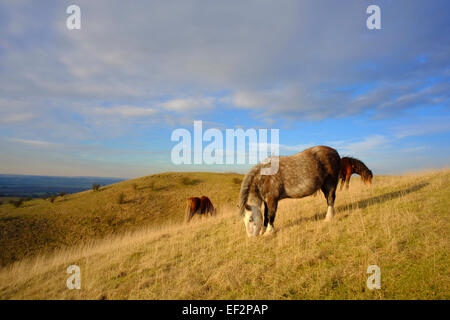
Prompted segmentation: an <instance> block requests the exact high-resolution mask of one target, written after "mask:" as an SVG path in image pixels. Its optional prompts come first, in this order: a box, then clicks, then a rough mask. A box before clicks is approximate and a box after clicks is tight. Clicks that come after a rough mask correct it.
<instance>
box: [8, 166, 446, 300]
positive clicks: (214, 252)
mask: <svg viewBox="0 0 450 320" xmlns="http://www.w3.org/2000/svg"><path fill="white" fill-rule="evenodd" d="M449 178H450V170H442V171H435V172H426V173H419V174H409V175H405V176H402V177H394V176H386V177H375V179H374V184H373V186H372V187H367V186H364V185H362V184H361V182H360V181H359V179H355V178H353V179H352V182H351V185H350V190H349V191H342V192H338V194H337V200H336V208H337V212H336V216H335V220H334V221H333V222H331V223H325V222H324V221H322V218H323V216H324V214H325V209H326V204H325V201H324V199H323V196H322V195H318V196H316V197H308V198H304V199H299V200H283V201H282V202H280V206H279V211H278V214H277V218H276V221H275V225H276V228H277V230H278V231H277V233H276V234H275V235H274V236H270V237H260V238H257V239H248V238H247V237H246V234H245V231H244V226H243V223H242V221H240V219H239V218H238V217H237V216H236V210H235V209H234V208H233V207H232V206H231V204H230V201H228V202H227V201H220V202H219V203H220V205H219V210H218V211H219V214H218V215H217V216H216V217H213V218H209V219H207V218H205V219H197V220H195V221H193V223H191V224H188V225H185V224H181V223H180V224H178V223H176V224H171V225H170V224H166V225H163V226H158V227H157V226H156V225H153V226H150V227H147V228H146V229H143V230H139V231H135V232H129V233H124V234H121V235H120V236H110V237H107V238H106V239H103V240H92V241H91V242H90V243H83V244H82V245H79V246H75V247H71V248H66V249H63V250H60V251H58V252H54V253H53V254H47V255H40V256H37V257H30V258H26V259H23V260H21V261H20V262H17V263H15V264H13V265H9V266H8V267H5V268H3V269H1V270H0V298H2V299H449V298H450V294H449V292H450V270H449V261H450V260H449V252H450V251H449V249H450V248H449V247H450V246H449V244H450V243H449V234H448V233H449V230H450V228H449V227H450V225H449V209H448V208H449V205H450V203H449V202H450V201H449V197H450V179H449ZM192 179H200V178H198V177H193V178H192ZM203 179H205V177H203ZM227 179H228V181H230V180H231V179H230V178H229V177H227ZM200 180H202V179H200ZM229 184H230V186H232V184H233V183H229ZM138 186H139V184H138ZM195 187H198V185H196V186H192V188H195ZM116 191H117V190H116ZM233 192H234V191H233ZM100 193H101V192H100ZM233 200H235V199H233ZM234 202H236V201H234ZM234 202H232V204H234ZM227 204H228V205H229V206H227ZM181 211H182V210H181ZM180 215H181V216H182V213H180ZM71 264H76V265H79V266H80V268H81V275H82V283H81V285H82V289H81V290H68V289H67V288H66V285H65V283H66V279H67V278H68V276H69V275H68V274H67V273H66V268H67V267H68V266H69V265H71ZM371 264H376V265H378V266H380V268H381V286H382V287H381V289H380V290H374V291H369V290H368V289H367V288H366V280H367V277H368V275H367V274H366V269H367V267H368V266H369V265H371Z"/></svg>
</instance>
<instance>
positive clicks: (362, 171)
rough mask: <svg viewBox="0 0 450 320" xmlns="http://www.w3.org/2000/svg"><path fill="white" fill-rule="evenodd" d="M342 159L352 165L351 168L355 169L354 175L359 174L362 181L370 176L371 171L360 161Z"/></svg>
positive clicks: (349, 158)
mask: <svg viewBox="0 0 450 320" xmlns="http://www.w3.org/2000/svg"><path fill="white" fill-rule="evenodd" d="M344 159H347V160H348V161H349V162H350V163H351V164H352V166H353V167H354V168H355V171H356V173H357V174H359V175H360V176H361V177H362V179H363V180H364V181H366V180H367V178H368V177H369V176H372V171H371V170H370V169H369V168H367V166H366V165H365V164H364V162H362V161H361V160H359V159H356V158H353V157H344V158H342V160H344ZM342 160H341V161H342Z"/></svg>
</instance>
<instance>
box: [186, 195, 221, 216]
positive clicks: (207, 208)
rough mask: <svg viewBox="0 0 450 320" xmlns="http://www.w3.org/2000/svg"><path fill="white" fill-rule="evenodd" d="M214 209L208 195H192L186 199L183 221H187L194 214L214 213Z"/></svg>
mask: <svg viewBox="0 0 450 320" xmlns="http://www.w3.org/2000/svg"><path fill="white" fill-rule="evenodd" d="M215 213H216V209H215V208H214V206H213V204H212V203H211V200H209V198H208V197H205V196H202V197H201V198H198V197H192V198H189V199H187V201H186V210H185V221H186V222H189V221H190V220H191V219H192V217H193V216H194V214H204V215H207V214H209V215H211V216H212V215H214V214H215Z"/></svg>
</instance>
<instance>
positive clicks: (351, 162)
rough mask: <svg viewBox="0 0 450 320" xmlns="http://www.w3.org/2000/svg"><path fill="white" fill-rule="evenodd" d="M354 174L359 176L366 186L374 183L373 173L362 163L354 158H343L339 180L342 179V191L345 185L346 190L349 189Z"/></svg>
mask: <svg viewBox="0 0 450 320" xmlns="http://www.w3.org/2000/svg"><path fill="white" fill-rule="evenodd" d="M353 173H356V174H359V175H360V176H361V179H362V181H363V182H364V183H365V184H371V183H372V178H373V174H372V171H370V170H369V168H367V167H366V165H365V164H364V163H363V162H362V161H360V160H358V159H355V158H352V157H343V158H342V159H341V171H340V173H339V178H340V179H341V187H340V189H339V190H342V188H343V187H344V183H345V188H346V189H348V186H349V184H350V177H351V175H352V174H353Z"/></svg>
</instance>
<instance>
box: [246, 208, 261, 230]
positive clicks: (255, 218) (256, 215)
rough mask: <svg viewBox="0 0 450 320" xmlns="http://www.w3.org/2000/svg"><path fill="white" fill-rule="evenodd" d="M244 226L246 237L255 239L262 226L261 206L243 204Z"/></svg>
mask: <svg viewBox="0 0 450 320" xmlns="http://www.w3.org/2000/svg"><path fill="white" fill-rule="evenodd" d="M244 207H245V213H244V224H245V229H246V231H247V235H248V237H249V238H250V237H256V236H257V235H259V233H260V231H261V227H262V224H263V221H262V215H261V206H256V205H250V204H245V206H244Z"/></svg>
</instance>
